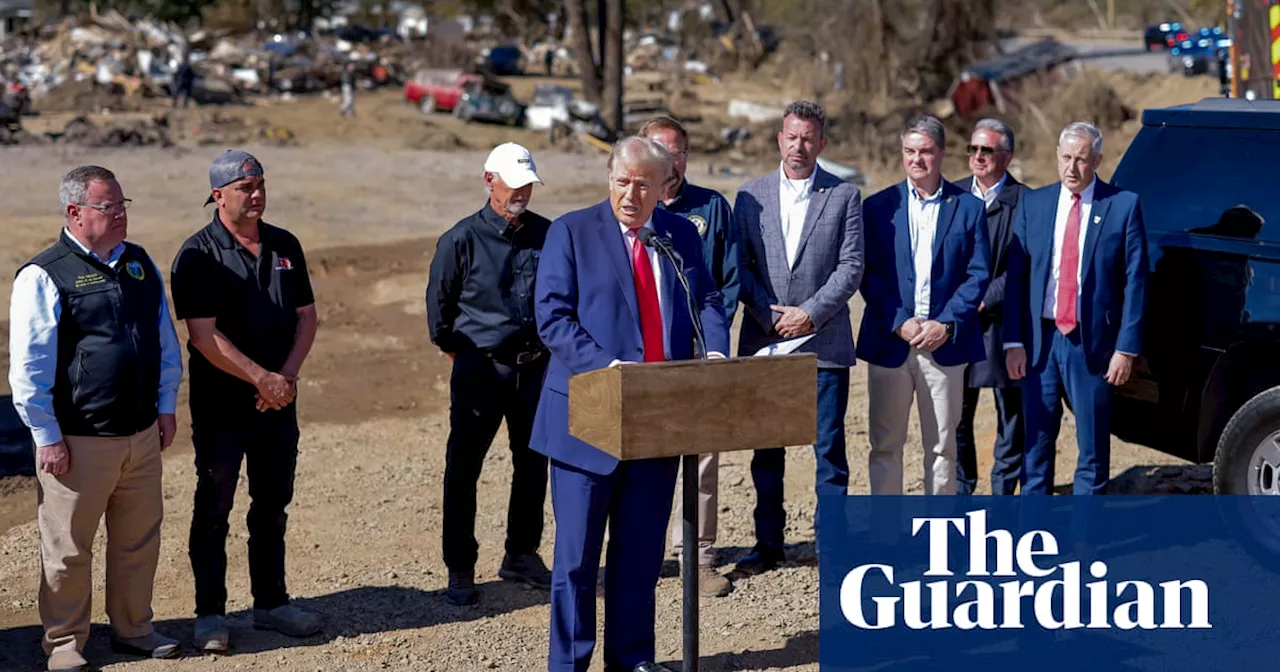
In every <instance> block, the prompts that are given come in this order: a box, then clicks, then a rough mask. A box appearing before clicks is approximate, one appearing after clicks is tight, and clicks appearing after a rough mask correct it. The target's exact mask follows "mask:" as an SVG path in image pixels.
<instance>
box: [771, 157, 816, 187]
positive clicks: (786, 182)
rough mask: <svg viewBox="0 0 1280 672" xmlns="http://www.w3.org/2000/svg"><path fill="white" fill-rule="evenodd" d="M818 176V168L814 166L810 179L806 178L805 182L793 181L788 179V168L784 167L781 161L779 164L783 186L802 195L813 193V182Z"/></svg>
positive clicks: (779, 175)
mask: <svg viewBox="0 0 1280 672" xmlns="http://www.w3.org/2000/svg"><path fill="white" fill-rule="evenodd" d="M817 176H818V167H817V166H814V167H813V172H811V173H809V177H806V178H804V179H803V180H793V179H791V178H789V177H787V171H786V168H785V167H784V166H783V165H782V162H781V161H779V162H778V179H779V180H781V184H782V186H783V187H784V188H786V189H790V190H792V191H800V192H801V193H807V192H809V191H812V190H813V180H814V178H816V177H817Z"/></svg>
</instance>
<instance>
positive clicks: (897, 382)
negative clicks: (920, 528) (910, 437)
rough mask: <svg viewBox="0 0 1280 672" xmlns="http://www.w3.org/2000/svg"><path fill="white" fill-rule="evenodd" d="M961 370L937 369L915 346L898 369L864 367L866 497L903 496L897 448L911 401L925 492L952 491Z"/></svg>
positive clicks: (903, 438) (904, 434)
mask: <svg viewBox="0 0 1280 672" xmlns="http://www.w3.org/2000/svg"><path fill="white" fill-rule="evenodd" d="M964 369H965V367H964V365H960V366H939V365H938V363H937V362H935V361H933V355H931V354H929V353H927V352H924V351H923V350H918V349H916V348H912V349H911V351H910V352H909V353H908V354H907V361H906V362H904V363H903V364H902V366H899V367H896V368H886V367H883V366H876V365H874V364H870V365H869V366H868V367H867V415H868V426H869V428H870V439H871V453H870V456H869V459H868V468H869V471H868V475H869V476H870V479H871V494H873V495H900V494H902V450H903V447H904V446H905V445H906V443H907V422H908V421H909V420H910V418H911V402H912V397H914V398H915V402H916V405H917V408H918V410H919V414H920V438H921V441H922V442H923V444H924V489H925V494H930V495H954V494H955V493H956V426H957V425H959V424H960V413H961V407H962V406H963V403H964Z"/></svg>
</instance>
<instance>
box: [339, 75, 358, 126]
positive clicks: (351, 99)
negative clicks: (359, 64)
mask: <svg viewBox="0 0 1280 672" xmlns="http://www.w3.org/2000/svg"><path fill="white" fill-rule="evenodd" d="M341 87H342V109H341V110H339V111H338V114H339V115H340V116H343V117H345V116H347V115H350V116H353V117H354V116H355V114H356V64H355V63H347V64H346V66H344V67H343V68H342V80H341Z"/></svg>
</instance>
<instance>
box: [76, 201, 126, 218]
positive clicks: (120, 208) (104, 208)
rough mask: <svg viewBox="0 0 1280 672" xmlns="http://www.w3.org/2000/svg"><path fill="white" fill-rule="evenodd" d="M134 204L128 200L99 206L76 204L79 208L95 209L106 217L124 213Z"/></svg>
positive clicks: (99, 204) (98, 204)
mask: <svg viewBox="0 0 1280 672" xmlns="http://www.w3.org/2000/svg"><path fill="white" fill-rule="evenodd" d="M132 204H133V201H132V200H130V199H128V198H126V199H124V200H123V201H120V202H119V203H97V204H91V203H76V205H78V206H79V207H82V208H93V209H94V210H97V211H98V212H101V213H102V214H104V215H116V214H119V213H122V212H124V211H125V210H128V209H129V206H130V205H132Z"/></svg>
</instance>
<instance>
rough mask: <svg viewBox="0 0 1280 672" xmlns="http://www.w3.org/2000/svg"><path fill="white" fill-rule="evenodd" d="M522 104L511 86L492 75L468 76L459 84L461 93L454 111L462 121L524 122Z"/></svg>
mask: <svg viewBox="0 0 1280 672" xmlns="http://www.w3.org/2000/svg"><path fill="white" fill-rule="evenodd" d="M524 111H525V106H524V105H523V104H521V103H520V101H518V100H516V98H515V96H514V95H512V93H511V87H510V86H508V85H506V84H504V83H502V82H499V81H495V80H492V79H485V78H481V79H479V80H470V81H468V82H466V83H465V84H464V85H463V87H462V97H461V98H460V99H459V100H458V103H457V105H455V106H454V108H453V115H454V116H455V117H457V118H459V119H461V120H463V121H466V122H472V121H487V122H490V123H494V124H507V125H509V126H520V125H522V124H524Z"/></svg>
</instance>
